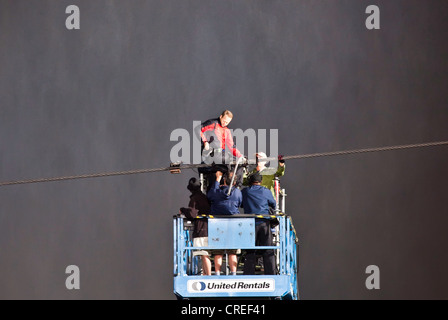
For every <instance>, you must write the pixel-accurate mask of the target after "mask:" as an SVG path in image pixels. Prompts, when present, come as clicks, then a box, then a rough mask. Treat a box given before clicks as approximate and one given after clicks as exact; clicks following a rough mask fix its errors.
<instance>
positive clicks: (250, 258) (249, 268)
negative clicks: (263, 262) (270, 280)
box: [243, 250, 255, 275]
mask: <svg viewBox="0 0 448 320" xmlns="http://www.w3.org/2000/svg"><path fill="white" fill-rule="evenodd" d="M243 273H244V274H245V275H252V274H255V250H247V251H246V256H245V259H244V269H243Z"/></svg>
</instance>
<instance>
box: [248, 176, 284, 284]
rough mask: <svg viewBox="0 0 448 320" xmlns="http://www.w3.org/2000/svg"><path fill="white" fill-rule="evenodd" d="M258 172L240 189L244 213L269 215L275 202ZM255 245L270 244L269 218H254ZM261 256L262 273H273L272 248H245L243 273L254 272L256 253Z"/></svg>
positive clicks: (273, 257)
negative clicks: (263, 184) (248, 183)
mask: <svg viewBox="0 0 448 320" xmlns="http://www.w3.org/2000/svg"><path fill="white" fill-rule="evenodd" d="M264 178H265V177H264V176H262V175H261V174H260V173H259V172H255V173H253V174H252V175H251V176H250V177H249V181H250V186H249V187H247V188H244V189H243V190H242V195H243V203H242V206H243V208H244V213H245V214H257V215H269V208H272V209H274V210H275V207H276V202H275V200H274V197H273V195H272V193H271V192H270V191H269V190H268V189H267V188H266V187H263V186H262V181H263V180H264ZM255 245H256V246H272V230H271V224H270V220H269V219H260V218H256V219H255ZM257 254H258V255H262V256H263V265H264V274H268V275H272V274H275V256H274V250H273V249H263V250H247V252H246V259H245V262H244V274H245V275H253V274H255V260H256V255H257Z"/></svg>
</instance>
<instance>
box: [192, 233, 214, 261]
mask: <svg viewBox="0 0 448 320" xmlns="http://www.w3.org/2000/svg"><path fill="white" fill-rule="evenodd" d="M193 247H208V237H199V238H194V239H193ZM193 256H210V253H209V252H208V251H206V250H195V251H193Z"/></svg>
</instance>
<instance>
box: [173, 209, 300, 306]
mask: <svg viewBox="0 0 448 320" xmlns="http://www.w3.org/2000/svg"><path fill="white" fill-rule="evenodd" d="M200 218H202V219H208V239H209V243H208V247H193V239H192V238H191V230H192V222H191V221H190V220H187V219H185V217H183V216H179V215H177V216H174V218H173V234H174V293H175V295H176V296H177V297H178V298H179V299H204V298H246V299H247V298H274V299H281V300H297V299H299V291H298V284H297V269H298V239H297V235H296V231H295V229H294V226H293V223H292V220H291V217H289V216H286V215H272V216H258V215H249V214H238V215H233V216H228V215H226V216H206V217H200ZM257 218H264V219H277V220H278V225H277V227H276V228H275V233H274V237H275V240H274V245H273V246H263V247H261V246H256V245H255V219H257ZM213 249H241V250H242V252H243V253H244V250H247V249H274V250H275V253H276V261H277V274H275V275H264V274H263V272H258V273H259V274H255V275H243V274H242V272H241V270H239V271H238V273H237V275H229V274H228V272H226V275H219V276H217V275H213V274H212V275H210V276H202V275H200V269H201V268H200V257H198V256H194V255H193V251H194V250H213ZM226 269H227V268H226ZM239 269H240V268H239Z"/></svg>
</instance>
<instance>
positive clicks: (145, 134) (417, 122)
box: [0, 0, 448, 299]
mask: <svg viewBox="0 0 448 320" xmlns="http://www.w3.org/2000/svg"><path fill="white" fill-rule="evenodd" d="M71 4H75V5H78V6H79V8H80V10H81V29H80V30H72V31H69V30H67V29H66V27H65V20H66V18H67V17H68V14H66V13H65V9H66V7H67V6H68V5H71ZM370 4H376V5H378V6H379V8H380V10H381V29H380V30H372V31H369V30H367V29H366V27H365V20H366V18H367V16H368V15H367V14H366V13H365V9H366V7H367V6H368V5H370ZM447 17H448V3H447V2H446V1H438V0H432V1H425V0H414V1H409V0H406V1H404V0H402V1H399V0H395V1H380V0H375V1H359V0H346V1H342V0H341V1H333V0H326V1H319V0H303V1H299V0H296V1H289V0H281V1H275V0H269V1H266V0H225V1H206V0H163V1H162V0H152V1H149V0H148V1H147V0H145V1H143V0H133V1H124V0H122V1H118V0H95V1H87V0H85V1H82V0H70V1H65V0H61V1H56V0H39V1H25V0H0V180H1V181H8V180H16V179H28V178H40V177H55V176H61V175H75V174H83V173H95V172H107V171H116V170H129V169H139V168H153V167H154V168H157V167H164V166H167V165H168V164H169V152H170V149H171V148H172V147H173V146H174V145H175V142H171V141H170V139H169V138H170V133H171V131H172V130H174V129H176V128H185V129H187V130H191V126H192V121H193V120H206V119H209V118H212V117H216V116H217V115H218V114H219V113H220V112H221V111H222V110H223V109H224V108H226V107H228V108H229V109H231V110H232V111H233V112H234V115H235V117H234V120H233V122H232V123H231V128H242V129H246V128H254V129H268V130H269V129H279V150H280V153H281V154H284V155H294V154H304V153H314V152H324V151H336V150H345V149H356V148H368V147H377V146H388V145H397V144H408V143H422V142H429V141H444V140H448V129H447V123H448V91H447V89H448V59H447V57H448V44H447V41H446V40H447V39H448V21H447ZM447 156H448V148H447V147H436V148H427V149H420V150H406V151H395V152H385V153H376V154H364V155H353V156H345V157H333V158H319V159H308V160H294V161H289V162H287V172H286V175H285V177H284V178H283V179H282V184H283V186H284V187H285V188H286V189H287V192H288V195H289V198H288V203H287V211H288V213H289V214H290V215H292V217H293V219H294V222H295V226H296V229H297V231H298V233H299V238H300V241H301V246H300V273H299V287H300V292H301V298H303V299H434V298H435V299H447V298H448V289H447V288H448V273H447V272H446V270H448V250H447V248H448V234H447V231H446V230H447V227H446V226H447V223H448V216H447V215H448V182H447V181H448V167H447V165H446V164H447V161H446V159H447ZM192 176H195V173H194V172H193V171H186V172H183V173H182V174H181V175H170V174H169V173H166V172H163V173H156V174H147V175H135V176H124V177H111V178H100V179H87V180H78V181H67V182H56V183H46V184H34V185H20V186H9V187H2V188H0V298H1V299H174V295H173V294H172V276H173V275H172V270H173V266H172V256H173V254H172V216H173V215H174V214H176V213H177V211H178V208H179V207H181V206H184V205H186V204H187V203H188V195H189V193H188V191H187V190H186V185H187V181H188V179H189V178H190V177H192ZM71 264H74V265H77V266H79V268H80V270H81V290H74V291H69V290H67V289H66V288H65V280H66V277H67V275H66V274H65V268H66V267H67V266H68V265H71ZM368 265H377V266H378V267H379V268H380V271H381V278H380V279H381V289H380V290H371V291H369V290H367V289H366V287H365V280H366V278H367V275H366V274H365V269H366V267H367V266H368Z"/></svg>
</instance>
